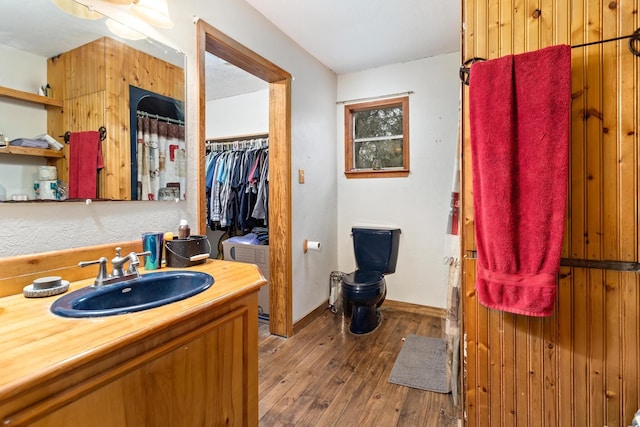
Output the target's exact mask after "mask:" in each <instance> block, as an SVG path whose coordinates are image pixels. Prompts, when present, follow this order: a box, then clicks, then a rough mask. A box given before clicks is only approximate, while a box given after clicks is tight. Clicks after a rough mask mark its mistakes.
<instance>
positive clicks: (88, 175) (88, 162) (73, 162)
mask: <svg viewBox="0 0 640 427" xmlns="http://www.w3.org/2000/svg"><path fill="white" fill-rule="evenodd" d="M69 144H70V148H69V198H70V199H78V198H80V199H94V198H96V194H97V193H96V181H97V176H98V169H102V168H103V167H104V164H103V162H102V148H101V144H100V133H99V132H97V131H88V132H72V133H71V137H70V138H69Z"/></svg>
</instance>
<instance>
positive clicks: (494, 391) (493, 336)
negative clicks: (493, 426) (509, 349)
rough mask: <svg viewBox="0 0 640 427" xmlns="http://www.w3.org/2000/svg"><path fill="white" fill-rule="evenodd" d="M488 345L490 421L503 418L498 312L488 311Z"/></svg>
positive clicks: (501, 332)
mask: <svg viewBox="0 0 640 427" xmlns="http://www.w3.org/2000/svg"><path fill="white" fill-rule="evenodd" d="M487 317H488V319H487V320H488V322H489V323H488V325H487V332H488V343H487V349H488V350H487V351H488V355H487V358H488V359H489V364H488V367H489V369H488V371H489V372H488V373H489V378H488V382H487V385H486V387H485V388H486V390H487V391H486V393H487V395H488V403H489V411H490V415H489V418H490V419H500V418H501V416H502V413H501V412H502V381H503V377H502V372H503V367H502V362H501V358H502V351H503V348H502V334H503V325H502V313H500V312H499V311H496V310H490V311H488V316H487Z"/></svg>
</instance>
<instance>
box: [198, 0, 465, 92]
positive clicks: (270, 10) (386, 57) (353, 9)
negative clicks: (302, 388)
mask: <svg viewBox="0 0 640 427" xmlns="http://www.w3.org/2000/svg"><path fill="white" fill-rule="evenodd" d="M245 1H246V2H247V3H249V4H250V5H251V6H252V7H253V8H255V9H256V10H257V11H258V12H260V13H261V14H262V15H264V17H265V18H267V19H268V20H269V21H271V22H272V23H273V24H274V25H275V26H276V27H278V28H279V29H280V30H281V31H282V32H283V33H285V34H286V35H287V36H289V37H290V38H291V39H293V40H294V41H295V42H296V43H297V44H298V45H300V46H301V47H302V48H303V49H304V50H305V51H307V52H308V53H310V54H311V55H312V56H313V57H315V58H316V59H318V60H319V61H320V62H321V63H322V64H324V65H325V66H326V67H328V68H329V69H331V70H333V71H334V72H335V73H336V74H345V73H352V72H357V71H363V70H368V69H371V68H376V67H381V66H384V65H389V64H396V63H402V62H407V61H414V60H417V59H422V58H428V57H430V56H435V55H441V54H445V53H451V52H455V51H458V50H459V44H460V41H459V40H460V4H459V2H457V1H452V0H395V1H389V0H346V1H345V0H304V1H301V0H245ZM206 64H207V65H206V67H207V71H206V73H207V100H212V99H217V98H224V97H227V96H235V95H238V94H240V93H250V92H255V91H258V90H263V89H265V88H266V84H265V83H264V82H263V81H261V80H259V79H257V78H255V77H253V76H252V75H251V74H249V73H246V72H244V71H243V70H240V69H238V68H236V67H234V66H232V65H230V64H228V63H226V62H224V61H220V60H219V59H217V58H215V57H214V56H213V55H207V61H206ZM215 82H224V85H218V84H215Z"/></svg>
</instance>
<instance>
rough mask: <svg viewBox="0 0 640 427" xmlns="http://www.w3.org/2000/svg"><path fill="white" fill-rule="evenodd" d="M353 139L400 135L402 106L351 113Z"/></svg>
mask: <svg viewBox="0 0 640 427" xmlns="http://www.w3.org/2000/svg"><path fill="white" fill-rule="evenodd" d="M353 121H354V135H353V137H354V139H361V138H375V137H380V136H394V135H402V106H397V107H388V108H379V109H375V110H365V111H356V112H354V113H353Z"/></svg>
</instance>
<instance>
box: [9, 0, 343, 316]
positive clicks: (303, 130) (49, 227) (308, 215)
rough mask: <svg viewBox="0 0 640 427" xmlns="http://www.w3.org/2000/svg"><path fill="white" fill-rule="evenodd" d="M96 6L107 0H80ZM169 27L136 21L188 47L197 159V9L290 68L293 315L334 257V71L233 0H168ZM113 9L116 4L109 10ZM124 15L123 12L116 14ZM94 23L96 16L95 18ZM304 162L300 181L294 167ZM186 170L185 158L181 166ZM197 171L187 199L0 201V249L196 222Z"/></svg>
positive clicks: (190, 126) (74, 243)
mask: <svg viewBox="0 0 640 427" xmlns="http://www.w3.org/2000/svg"><path fill="white" fill-rule="evenodd" d="M83 2H84V3H88V4H89V3H90V4H93V5H94V7H95V8H96V10H99V11H105V10H107V9H108V8H109V7H110V6H112V5H110V4H107V3H104V2H100V1H99V0H87V1H83ZM169 3H170V4H169V10H170V13H171V16H172V19H173V21H174V23H175V27H174V28H173V29H170V30H157V31H156V30H152V29H148V28H146V27H145V26H144V25H137V26H136V28H137V29H138V30H139V31H142V32H144V33H146V34H149V35H153V36H154V37H155V38H156V39H158V40H159V41H161V42H165V43H167V44H169V45H171V46H174V47H176V48H178V49H180V50H181V51H183V52H185V54H186V55H187V79H186V80H187V108H186V110H187V111H186V113H187V114H186V123H187V151H188V154H187V156H188V157H187V161H188V162H189V164H191V165H194V164H195V162H196V158H195V156H196V144H199V143H201V142H199V141H197V140H196V128H197V126H198V115H197V110H196V105H197V104H198V102H199V96H200V93H199V90H198V87H197V75H196V69H197V67H196V26H195V25H194V23H193V17H194V16H198V17H200V18H201V19H203V20H205V21H206V22H208V23H209V24H211V25H213V26H214V27H216V28H217V29H219V30H220V31H222V32H223V33H225V34H226V35H228V36H229V37H231V38H233V39H235V40H236V41H238V42H239V43H241V44H243V45H245V46H246V47H248V48H249V49H251V50H253V51H255V52H257V53H258V54H260V55H262V56H263V57H265V58H267V59H268V60H270V61H271V62H273V63H275V64H276V65H278V66H279V67H281V68H283V69H284V70H287V71H288V72H290V73H291V74H292V75H293V76H294V77H295V81H294V82H293V85H292V86H293V93H292V129H291V132H292V145H293V146H292V168H293V170H294V171H295V173H294V174H293V176H292V182H293V194H292V201H291V204H292V212H291V215H292V217H293V230H292V243H293V248H294V253H293V266H294V268H293V283H292V287H293V320H294V321H296V320H299V319H300V318H301V317H303V316H304V315H306V314H308V313H309V312H311V311H312V310H313V309H315V308H316V307H318V306H319V305H320V304H321V303H322V301H324V300H326V298H327V296H328V278H329V273H330V271H331V270H332V268H333V267H334V266H335V265H337V242H336V232H335V230H336V227H337V191H336V187H337V183H336V156H337V154H336V150H337V145H336V137H335V135H336V115H335V94H336V85H337V83H336V81H337V78H336V76H335V74H334V73H333V72H331V71H330V70H329V69H327V68H326V67H324V66H323V65H322V64H320V63H319V62H318V61H317V60H316V59H314V58H313V57H311V56H310V55H309V54H308V53H306V52H305V51H303V50H302V49H301V48H300V47H299V46H298V45H296V44H295V43H294V42H293V41H292V40H290V39H289V38H288V37H287V36H285V35H284V34H283V33H281V32H280V31H279V30H277V29H276V28H275V27H274V26H273V25H272V24H271V23H269V22H268V21H267V20H266V19H265V18H264V17H263V16H262V15H261V14H260V13H258V12H256V11H255V9H253V8H251V7H250V6H249V5H248V4H246V3H245V2H242V1H237V0H207V1H203V0H181V1H180V2H177V1H172V2H169ZM112 14H114V12H112ZM116 15H117V14H116ZM122 20H125V19H122ZM96 25H98V24H96ZM299 168H303V169H305V171H306V176H307V180H306V183H305V184H298V183H297V170H298V169H299ZM189 171H190V172H192V171H194V169H193V168H190V169H189ZM196 179H197V177H196V176H195V174H194V173H190V174H189V175H188V177H187V180H188V183H187V187H188V188H187V200H186V201H184V202H180V203H177V204H176V203H173V202H153V203H152V202H100V203H92V204H90V205H85V204H83V203H50V204H47V205H46V209H43V208H42V206H43V205H34V204H29V205H26V204H25V205H22V204H3V205H2V206H0V212H1V216H0V238H1V239H2V241H3V244H2V245H0V256H9V255H19V254H29V253H38V252H43V251H51V250H58V249H66V248H71V247H82V246H86V245H95V244H101V243H108V242H120V241H127V240H132V239H137V238H139V236H140V233H142V232H144V231H150V230H175V229H177V226H178V221H179V220H180V218H186V219H188V220H189V222H190V223H191V224H195V218H196V212H197V206H196ZM305 238H307V239H311V240H319V241H321V242H322V243H323V245H324V249H323V251H322V252H317V253H308V254H306V255H304V254H303V252H302V241H303V240H304V239H305Z"/></svg>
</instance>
